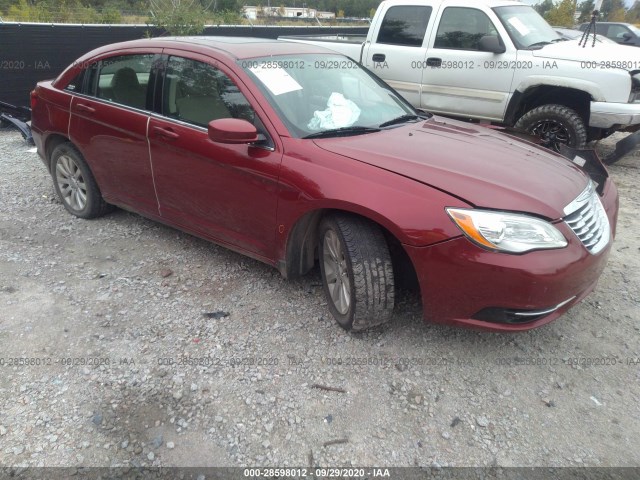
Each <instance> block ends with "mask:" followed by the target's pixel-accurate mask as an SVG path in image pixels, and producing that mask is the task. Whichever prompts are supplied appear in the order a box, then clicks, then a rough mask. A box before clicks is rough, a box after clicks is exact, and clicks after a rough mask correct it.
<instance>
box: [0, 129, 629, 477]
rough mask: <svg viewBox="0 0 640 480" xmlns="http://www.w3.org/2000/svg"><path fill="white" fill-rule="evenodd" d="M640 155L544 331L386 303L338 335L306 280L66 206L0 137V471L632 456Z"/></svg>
mask: <svg viewBox="0 0 640 480" xmlns="http://www.w3.org/2000/svg"><path fill="white" fill-rule="evenodd" d="M607 148H611V144H610V142H609V143H608V144H607V145H601V146H600V147H599V149H600V151H601V152H602V150H603V149H607ZM639 153H640V152H639ZM639 160H640V157H639V155H638V154H630V155H628V156H627V157H626V158H624V159H623V160H622V161H620V162H619V163H618V164H616V165H614V166H612V167H611V168H610V171H611V174H612V176H613V178H614V179H615V181H616V183H617V185H618V188H619V190H620V197H621V199H620V202H621V210H620V219H619V222H618V235H617V238H616V241H615V245H614V247H613V252H612V255H611V257H610V261H609V265H608V267H607V269H606V270H605V272H604V275H603V276H602V278H601V281H600V284H599V286H598V288H597V289H596V291H595V292H594V293H592V294H591V295H590V296H589V297H587V299H586V300H585V301H584V302H582V303H581V304H580V305H578V306H576V307H574V308H573V309H572V310H571V311H570V312H569V313H567V314H566V315H564V316H563V317H562V318H561V319H559V320H558V321H556V322H554V323H552V324H551V325H548V326H545V327H542V328H540V329H537V330H534V331H531V332H527V333H520V334H512V335H505V334H491V333H482V332H475V331H470V330H462V329H455V328H449V327H444V326H433V325H428V324H424V323H423V322H422V321H421V314H420V302H419V298H418V297H417V296H416V295H415V294H412V293H403V294H402V295H401V298H400V304H399V306H398V308H397V313H396V315H395V318H394V321H393V322H391V324H390V325H388V326H385V327H382V328H378V329H377V330H374V331H372V332H369V333H364V334H349V333H346V332H344V331H343V330H342V329H340V328H339V327H338V326H337V324H335V323H334V321H333V320H332V318H331V317H330V315H329V313H328V309H327V307H326V304H325V300H324V297H323V294H322V289H321V287H320V279H319V274H318V272H317V271H316V272H314V273H313V274H311V275H309V276H308V277H306V278H304V279H301V280H298V281H285V280H283V279H282V278H281V277H280V275H279V274H278V272H277V271H276V270H274V269H271V268H270V267H268V266H265V265H263V264H261V263H258V262H256V261H253V260H251V259H247V258H245V257H242V256H240V255H237V254H235V253H232V252H230V251H228V250H225V249H224V248H221V247H218V246H215V245H213V244H210V243H207V242H205V241H202V240H199V239H197V238H194V237H192V236H190V235H187V234H184V233H181V232H178V231H176V230H173V229H171V228H168V227H165V226H162V225H159V224H157V223H154V222H152V221H149V220H146V219H144V218H142V217H140V216H138V215H134V214H131V213H127V212H124V211H122V210H117V211H116V212H114V213H112V214H110V215H108V216H106V217H104V218H101V219H98V220H92V221H86V220H79V219H76V218H74V217H72V216H70V215H69V214H68V213H67V212H66V211H65V210H64V208H63V207H62V205H61V204H60V202H59V201H58V200H57V199H56V197H55V194H54V190H53V186H52V182H51V179H50V177H49V175H48V174H47V172H46V170H45V168H44V166H43V165H42V163H41V162H40V160H39V158H38V157H37V155H36V153H33V152H31V151H29V147H27V146H26V145H25V144H24V142H23V141H22V139H21V137H20V135H19V134H18V133H17V132H15V131H8V130H0V168H1V172H2V173H1V174H0V179H1V181H0V272H1V274H2V275H1V276H0V305H1V308H2V309H1V311H0V369H1V370H0V372H1V373H0V466H12V467H20V466H76V467H77V466H106V467H108V466H129V467H130V466H145V465H146V466H151V465H152V466H248V465H250V466H280V467H282V466H298V467H300V466H309V465H314V466H315V465H320V466H325V467H326V466H329V467H331V466H349V465H355V466H373V465H377V466H426V467H436V468H437V467H438V466H496V465H498V466H601V467H608V466H636V467H637V466H640V456H639V454H638V452H639V451H640V439H639V437H638V432H640V413H639V412H640V410H639V409H638V405H639V404H640V361H639V358H640V346H639V343H640V342H639V340H640V323H639V319H640V288H639V286H640V268H639V266H640V256H639V255H638V253H639V243H638V238H640V221H638V218H637V217H634V215H637V212H638V210H639V209H640V191H639V189H638V185H639V184H640V171H639V170H638V166H639V164H640V162H639ZM15 359H19V360H17V362H18V365H15V363H16V360H15ZM20 359H26V361H25V360H20ZM21 362H23V363H27V364H28V365H21V364H20V363H21ZM340 363H341V364H340ZM317 385H321V386H326V387H331V388H333V389H335V390H328V389H324V388H317Z"/></svg>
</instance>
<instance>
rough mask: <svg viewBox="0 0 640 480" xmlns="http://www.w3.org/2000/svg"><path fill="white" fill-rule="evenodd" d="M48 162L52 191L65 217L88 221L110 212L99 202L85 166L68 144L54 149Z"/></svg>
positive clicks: (80, 157) (92, 178)
mask: <svg viewBox="0 0 640 480" xmlns="http://www.w3.org/2000/svg"><path fill="white" fill-rule="evenodd" d="M50 162H51V163H50V165H51V169H50V170H51V177H52V178H53V185H54V188H55V190H56V193H57V194H58V198H59V199H60V201H61V202H62V205H64V208H66V209H67V211H68V212H69V213H71V214H72V215H75V216H76V217H80V218H87V219H88V218H97V217H100V216H102V215H104V214H105V213H107V212H109V211H111V210H112V209H113V207H112V206H111V205H109V204H108V203H107V202H105V201H104V199H103V198H102V194H101V193H100V189H99V188H98V184H97V183H96V180H95V178H94V177H93V174H92V173H91V170H90V169H89V166H88V165H87V163H86V162H85V160H84V158H83V157H82V154H81V153H80V152H79V151H78V150H77V149H76V147H74V146H73V145H72V144H71V143H62V144H60V145H58V146H57V147H56V148H54V149H53V152H51V159H50ZM63 190H64V191H63ZM77 192H79V193H77ZM82 194H83V195H82ZM83 197H84V202H83V201H82V199H83Z"/></svg>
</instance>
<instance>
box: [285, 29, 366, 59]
mask: <svg viewBox="0 0 640 480" xmlns="http://www.w3.org/2000/svg"><path fill="white" fill-rule="evenodd" d="M366 39H367V36H366V35H359V34H339V33H338V34H334V35H285V36H282V37H278V40H286V41H288V42H298V43H308V44H310V45H317V46H319V47H323V46H324V47H326V48H330V49H331V50H334V51H336V52H339V53H342V54H343V55H346V56H347V57H351V58H352V59H353V60H355V61H356V62H360V60H361V55H362V48H363V46H364V42H365V40H366Z"/></svg>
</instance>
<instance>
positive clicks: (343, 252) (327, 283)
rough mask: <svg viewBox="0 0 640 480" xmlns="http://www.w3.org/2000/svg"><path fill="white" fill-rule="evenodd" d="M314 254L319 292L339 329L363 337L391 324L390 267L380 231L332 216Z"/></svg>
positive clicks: (350, 217)
mask: <svg viewBox="0 0 640 480" xmlns="http://www.w3.org/2000/svg"><path fill="white" fill-rule="evenodd" d="M318 248H319V257H320V271H321V273H322V285H323V289H324V292H325V295H326V297H327V302H328V304H329V309H330V310H331V313H332V314H333V316H334V318H335V319H336V321H337V322H338V324H339V325H340V326H341V327H342V328H344V329H345V330H352V331H362V330H366V329H368V328H371V327H373V326H376V325H380V324H382V323H385V322H387V321H388V320H390V318H391V315H392V313H393V305H394V297H395V287H394V279H393V266H392V262H391V255H390V254H389V247H388V246H387V242H386V240H385V238H384V235H383V233H382V231H381V230H380V227H378V226H377V225H375V224H374V223H372V222H370V221H368V220H366V219H364V218H362V217H358V216H355V215H348V214H335V215H331V216H329V217H326V218H325V219H324V220H323V221H322V222H321V224H320V229H319V238H318Z"/></svg>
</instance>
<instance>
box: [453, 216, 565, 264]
mask: <svg viewBox="0 0 640 480" xmlns="http://www.w3.org/2000/svg"><path fill="white" fill-rule="evenodd" d="M446 210H447V213H448V214H449V216H450V217H451V219H452V220H453V221H454V223H455V224H456V225H457V226H458V228H460V230H462V232H463V233H464V234H465V235H466V236H467V237H468V238H469V239H470V240H471V241H472V242H474V243H476V244H478V245H480V246H481V247H484V248H487V249H489V250H497V251H500V252H509V253H523V252H528V251H529V250H538V249H547V248H562V247H566V246H567V240H566V239H565V238H564V235H562V233H560V231H559V230H558V229H557V228H556V227H554V226H553V225H551V224H550V223H549V222H545V221H544V220H540V219H538V218H535V217H531V216H529V215H519V214H515V213H501V212H492V211H487V210H471V209H465V208H447V209H446Z"/></svg>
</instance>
